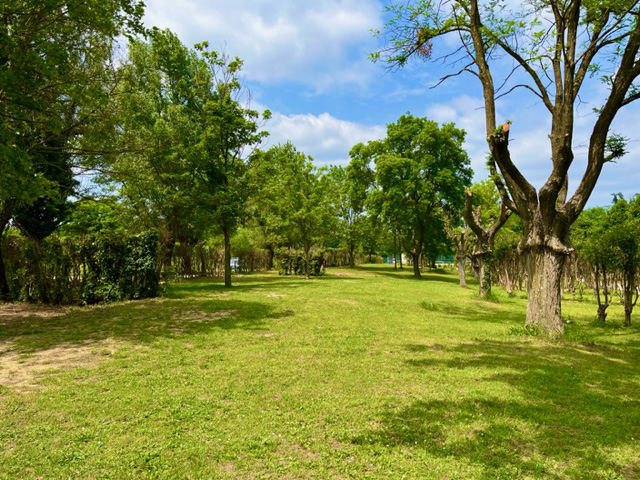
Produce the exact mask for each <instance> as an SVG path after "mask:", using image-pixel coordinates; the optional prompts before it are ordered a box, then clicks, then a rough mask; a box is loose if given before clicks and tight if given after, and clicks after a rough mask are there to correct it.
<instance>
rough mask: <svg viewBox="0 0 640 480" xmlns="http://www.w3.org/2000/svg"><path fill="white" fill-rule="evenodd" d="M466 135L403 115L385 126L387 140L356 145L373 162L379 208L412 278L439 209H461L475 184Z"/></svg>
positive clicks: (375, 198)
mask: <svg viewBox="0 0 640 480" xmlns="http://www.w3.org/2000/svg"><path fill="white" fill-rule="evenodd" d="M464 135H465V132H464V131H463V130H460V129H457V128H455V126H454V125H453V124H445V125H442V126H438V124H437V123H436V122H434V121H431V120H427V119H426V118H418V117H414V116H412V115H411V114H408V113H407V114H405V115H402V116H401V117H400V118H399V119H398V121H397V122H396V123H391V124H389V125H387V136H386V138H384V139H383V140H376V141H373V142H369V144H368V145H367V146H366V147H363V146H356V147H354V149H353V150H352V152H357V153H358V154H360V155H362V154H363V152H364V154H365V155H366V156H367V158H368V159H369V162H371V161H373V162H374V163H375V182H376V185H377V188H378V189H379V192H380V193H379V194H378V195H374V197H373V201H374V202H377V204H378V207H377V208H378V210H379V211H380V212H381V213H382V215H383V216H384V217H386V218H387V219H389V221H390V222H391V223H393V224H395V225H396V227H397V228H398V231H399V232H400V233H401V239H402V245H403V247H404V250H405V251H407V252H409V253H410V254H411V258H412V262H413V274H414V276H415V277H418V278H419V277H420V276H421V274H420V261H421V256H422V253H423V248H424V246H425V236H426V235H433V231H431V232H430V231H429V227H430V224H431V223H432V221H433V218H434V217H435V214H436V212H437V210H438V208H439V207H440V206H442V205H450V206H451V207H452V208H455V207H456V206H457V207H461V206H462V203H463V201H464V200H463V198H464V188H465V187H466V186H468V185H469V184H470V182H471V173H472V172H471V169H470V168H469V158H468V156H467V154H466V152H465V151H464V150H463V148H462V142H463V141H464Z"/></svg>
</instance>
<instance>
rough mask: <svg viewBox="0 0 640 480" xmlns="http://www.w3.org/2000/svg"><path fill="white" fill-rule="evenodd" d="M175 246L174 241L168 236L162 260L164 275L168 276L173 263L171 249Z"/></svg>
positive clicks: (171, 236) (172, 237)
mask: <svg viewBox="0 0 640 480" xmlns="http://www.w3.org/2000/svg"><path fill="white" fill-rule="evenodd" d="M175 244H176V239H175V238H174V236H173V235H169V237H168V238H167V241H166V242H165V244H164V259H163V262H162V264H163V270H164V274H165V275H169V272H170V271H171V264H172V263H173V249H174V247H175Z"/></svg>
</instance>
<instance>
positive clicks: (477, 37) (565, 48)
mask: <svg viewBox="0 0 640 480" xmlns="http://www.w3.org/2000/svg"><path fill="white" fill-rule="evenodd" d="M389 9H390V12H391V14H392V17H391V19H390V21H389V23H388V24H387V27H386V32H387V33H388V34H389V35H390V37H391V38H390V39H389V41H388V42H387V44H386V47H384V48H383V49H382V50H381V51H379V52H377V53H375V54H374V58H375V59H384V60H386V61H387V62H388V64H389V65H390V66H402V65H404V64H405V63H406V62H407V61H408V60H409V59H410V58H411V57H416V56H419V57H422V58H423V59H429V58H442V57H443V56H445V57H446V56H447V55H449V54H453V55H455V54H456V53H460V54H461V55H462V57H463V58H458V60H460V62H461V63H457V62H450V63H449V64H450V65H461V68H460V69H459V70H454V71H452V72H451V74H450V75H447V77H448V76H451V75H457V74H460V73H463V72H469V73H471V74H472V75H474V76H475V77H477V78H478V79H479V80H480V84H481V87H482V93H483V97H484V115H485V126H486V138H487V142H488V147H489V151H490V153H491V163H492V165H493V168H495V167H496V166H497V169H498V170H499V173H500V174H501V177H498V176H497V175H496V176H495V180H496V183H497V186H498V187H499V189H500V193H501V195H502V197H503V200H504V202H505V204H506V205H507V207H508V208H509V209H510V210H511V211H513V212H516V213H518V215H519V216H520V218H521V219H522V225H523V230H524V231H523V238H522V241H521V242H520V249H521V251H522V252H524V253H526V254H528V255H529V261H528V265H529V266H528V268H529V272H528V273H529V275H528V278H529V296H528V299H529V301H528V307H527V318H526V323H527V325H532V326H537V327H539V328H540V329H542V330H543V331H545V332H547V333H549V334H557V333H561V332H563V321H562V317H561V289H560V283H561V282H560V279H561V276H562V268H563V265H564V262H565V259H566V257H567V255H569V254H570V253H571V251H572V247H571V245H570V243H569V241H568V231H569V227H570V225H571V224H572V223H573V222H574V221H575V220H576V218H577V217H578V215H579V214H580V212H581V211H582V209H583V208H584V206H585V204H586V202H587V200H588V198H589V196H590V195H591V192H592V191H593V188H594V186H595V184H596V182H597V180H598V177H599V175H600V172H601V171H602V167H603V165H604V164H605V163H606V162H608V161H610V160H612V159H614V158H616V157H619V156H621V155H622V154H624V142H623V141H622V139H621V138H620V137H619V136H615V135H612V134H611V133H610V128H611V125H612V122H613V121H614V119H615V117H616V115H617V113H618V112H619V111H620V109H621V108H623V107H624V106H626V105H628V104H630V103H631V102H633V101H635V100H637V99H638V98H640V91H638V89H637V88H636V86H635V85H634V82H635V80H636V78H637V77H638V75H639V74H640V58H639V56H638V49H639V48H640V23H639V22H638V13H639V11H638V10H639V9H638V2H637V1H621V2H593V1H582V0H571V1H557V0H535V1H526V2H523V3H522V4H521V5H519V6H518V9H517V10H516V11H512V10H511V9H510V8H509V6H508V2H506V1H503V0H498V1H491V2H485V3H480V2H478V0H460V1H457V2H454V3H451V2H447V1H432V0H418V1H415V2H411V3H409V4H406V2H400V3H397V4H394V5H392V6H391V7H389ZM445 36H447V37H448V40H450V42H442V41H440V40H441V38H440V37H445ZM454 43H456V44H457V46H455V47H453V48H454V51H453V52H452V51H451V50H449V51H443V52H442V55H440V49H443V50H444V49H447V48H449V47H450V46H451V45H453V44H454ZM435 52H438V54H437V55H435V54H434V53H435ZM448 58H452V57H448ZM507 59H508V60H509V62H510V63H511V65H512V66H513V68H510V67H509V68H505V67H506V63H507V62H505V60H507ZM597 72H600V75H601V76H602V78H603V79H604V80H605V83H606V87H607V93H606V95H605V98H604V99H603V103H602V107H601V108H599V109H598V110H597V118H596V120H595V122H594V124H593V127H592V130H591V135H590V137H589V141H588V153H587V167H586V169H585V172H584V174H583V176H582V178H581V180H580V181H579V182H578V185H577V188H576V190H575V192H574V193H573V195H572V196H571V197H568V191H567V186H568V172H569V167H570V166H571V165H572V163H573V161H574V141H575V139H574V126H575V121H574V120H575V109H576V104H577V103H578V102H579V101H580V93H581V91H582V90H583V89H584V88H585V84H586V83H588V82H586V80H587V79H588V78H590V76H591V75H592V74H594V73H597ZM445 78H446V77H445ZM518 87H523V88H525V89H527V90H528V91H530V92H531V93H532V94H533V95H534V96H535V97H536V98H537V99H538V100H539V101H540V102H541V103H542V105H543V106H544V108H545V109H546V111H547V113H548V114H549V116H550V118H551V122H550V125H551V128H550V132H549V142H550V146H551V165H550V167H551V168H550V170H551V172H550V174H549V177H548V178H547V180H546V181H545V183H544V185H542V187H541V188H540V189H536V188H535V187H534V186H533V185H532V184H531V183H530V181H529V180H527V179H526V178H525V176H524V175H523V174H522V172H521V171H520V169H519V168H518V167H517V166H516V164H515V163H514V161H513V160H512V158H511V155H510V151H509V124H508V123H505V124H504V125H500V124H499V123H498V122H497V120H496V99H497V98H498V96H500V95H502V94H505V93H508V92H510V91H512V90H514V89H517V88H518ZM519 128H522V127H519Z"/></svg>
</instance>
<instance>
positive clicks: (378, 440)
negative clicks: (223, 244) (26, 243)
mask: <svg viewBox="0 0 640 480" xmlns="http://www.w3.org/2000/svg"><path fill="white" fill-rule="evenodd" d="M235 285H236V286H235V287H234V288H232V289H231V290H225V289H224V288H223V287H222V285H221V284H220V282H219V281H217V280H211V279H205V280H202V279H201V280H193V281H184V282H181V283H179V284H178V285H176V286H174V287H173V288H172V290H171V292H170V294H169V295H168V296H167V297H166V298H162V299H156V300H150V301H140V302H131V303H127V304H121V305H112V306H103V307H97V308H87V309H75V310H72V311H70V312H69V313H67V314H66V315H63V316H57V317H49V318H39V317H16V318H8V319H7V318H4V319H0V361H1V360H2V359H3V358H4V359H5V362H4V363H0V365H3V366H4V377H3V376H2V374H3V370H0V379H2V378H4V379H5V385H4V386H0V411H1V412H2V413H1V415H0V478H114V479H123V478H193V479H200V478H403V477H406V478H486V479H497V478H505V479H506V478H508V479H511V478H607V479H614V478H629V479H635V478H640V330H639V329H638V328H637V327H636V326H632V327H631V328H627V329H624V328H621V327H620V324H621V320H622V310H621V307H620V306H619V305H614V306H612V307H610V310H611V313H610V315H609V316H610V320H611V324H610V325H606V326H596V325H594V324H592V323H591V322H592V319H593V318H594V316H595V306H594V304H593V303H591V302H588V301H584V302H570V301H567V302H565V303H564V306H563V309H564V311H563V313H564V315H565V316H566V317H567V318H570V319H571V321H572V323H571V324H570V325H569V326H568V334H567V339H566V340H563V341H559V342H552V341H548V340H544V339H541V338H538V337H531V336H527V335H524V330H523V329H522V328H521V327H522V325H523V323H524V313H525V308H526V301H525V300H522V299H520V298H509V297H508V296H507V295H506V294H505V293H504V292H503V291H502V290H500V289H496V290H497V292H496V293H497V300H498V301H497V302H489V301H483V300H480V299H478V298H477V296H476V288H475V286H472V287H471V288H468V289H461V288H459V287H458V286H457V278H456V277H455V275H453V274H426V275H425V276H424V279H422V280H414V279H413V278H412V277H411V276H410V272H409V271H406V270H405V271H394V270H393V268H390V267H388V266H371V267H363V268H359V269H355V270H347V269H345V270H333V269H330V270H329V275H327V276H325V277H322V278H314V279H311V280H309V281H307V280H304V279H302V278H291V277H278V276H277V275H272V274H270V275H250V276H245V277H242V278H236V279H235ZM636 323H640V320H636ZM7 359H9V360H11V359H13V360H11V361H13V362H14V363H13V364H12V363H11V361H9V360H7ZM16 359H17V360H16ZM48 361H49V362H50V363H47V362H48ZM16 362H17V363H16ZM35 364H38V365H40V366H41V367H42V366H43V365H44V367H43V368H48V370H42V369H40V370H38V369H34V365H35ZM11 365H13V366H11ZM16 365H18V367H16ZM20 367H23V370H24V371H23V372H20ZM49 367H50V368H49ZM11 368H13V370H11V371H10V369H11ZM20 375H22V377H21V376H20ZM29 375H31V376H29ZM15 378H19V381H14V380H15ZM0 383H2V382H1V381H0Z"/></svg>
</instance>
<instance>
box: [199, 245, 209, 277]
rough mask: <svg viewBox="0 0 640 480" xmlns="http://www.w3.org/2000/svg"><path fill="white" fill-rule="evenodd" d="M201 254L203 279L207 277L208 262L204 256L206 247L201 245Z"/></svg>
mask: <svg viewBox="0 0 640 480" xmlns="http://www.w3.org/2000/svg"><path fill="white" fill-rule="evenodd" d="M199 253H200V275H202V276H203V277H206V276H207V260H206V258H205V255H204V245H203V244H202V243H201V244H200V247H199Z"/></svg>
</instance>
